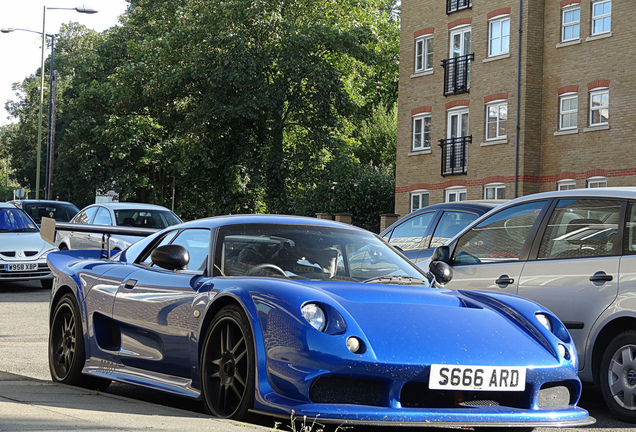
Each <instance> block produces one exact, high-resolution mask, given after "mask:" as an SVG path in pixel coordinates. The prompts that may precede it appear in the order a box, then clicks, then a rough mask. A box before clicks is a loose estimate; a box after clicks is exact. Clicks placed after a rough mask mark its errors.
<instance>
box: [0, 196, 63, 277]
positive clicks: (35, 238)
mask: <svg viewBox="0 0 636 432" xmlns="http://www.w3.org/2000/svg"><path fill="white" fill-rule="evenodd" d="M54 250H57V249H56V248H55V247H54V246H52V245H50V244H48V243H47V242H45V241H44V240H42V238H41V237H40V229H39V228H38V226H37V225H36V224H35V222H34V221H33V219H31V218H30V217H29V216H28V215H27V214H26V213H25V212H24V210H22V209H19V208H17V207H16V206H15V205H13V204H8V203H0V282H5V281H24V280H39V281H40V283H41V284H42V287H43V288H51V287H52V286H53V276H52V274H51V270H50V269H49V267H48V265H47V264H46V256H47V255H48V254H49V252H51V251H54Z"/></svg>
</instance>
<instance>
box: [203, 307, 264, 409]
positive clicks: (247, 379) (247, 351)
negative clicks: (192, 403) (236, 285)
mask: <svg viewBox="0 0 636 432" xmlns="http://www.w3.org/2000/svg"><path fill="white" fill-rule="evenodd" d="M254 356H255V354H254V339H253V336H252V331H251V329H250V326H249V323H248V320H247V317H246V316H245V313H244V312H243V310H242V309H241V308H240V307H239V306H236V305H231V306H227V307H225V308H223V309H221V311H219V313H218V314H217V315H216V316H215V317H214V320H213V321H212V324H211V325H210V327H209V329H208V331H207V333H206V336H205V339H204V341H203V350H202V351H201V390H202V393H203V401H204V405H205V408H206V410H207V411H208V412H209V413H211V414H213V415H215V416H217V417H220V418H229V419H234V420H240V419H243V418H244V417H245V416H246V414H247V411H248V410H249V409H250V408H251V407H252V406H253V403H254V379H255V378H254V367H255V358H254Z"/></svg>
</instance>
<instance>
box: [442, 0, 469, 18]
mask: <svg viewBox="0 0 636 432" xmlns="http://www.w3.org/2000/svg"><path fill="white" fill-rule="evenodd" d="M471 7H473V0H446V15H450V14H452V13H453V12H458V11H461V10H464V9H470V8H471Z"/></svg>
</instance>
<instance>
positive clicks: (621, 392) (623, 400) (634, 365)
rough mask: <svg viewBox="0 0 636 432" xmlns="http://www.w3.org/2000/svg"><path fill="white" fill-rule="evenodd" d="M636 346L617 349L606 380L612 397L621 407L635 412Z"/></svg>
mask: <svg viewBox="0 0 636 432" xmlns="http://www.w3.org/2000/svg"><path fill="white" fill-rule="evenodd" d="M635 355H636V345H625V346H623V347H621V348H619V349H618V350H617V351H616V352H615V353H614V355H613V356H612V359H611V361H610V364H609V368H608V370H607V379H608V383H609V387H610V390H611V393H612V397H613V398H614V400H615V401H616V403H618V405H620V406H621V407H623V408H625V409H628V410H636V358H635Z"/></svg>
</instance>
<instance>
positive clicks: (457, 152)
mask: <svg viewBox="0 0 636 432" xmlns="http://www.w3.org/2000/svg"><path fill="white" fill-rule="evenodd" d="M472 141H473V137H472V136H465V137H457V138H449V139H445V140H439V146H440V147H441V148H442V177H446V176H449V175H461V174H466V173H467V172H468V144H469V143H471V142H472Z"/></svg>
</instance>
